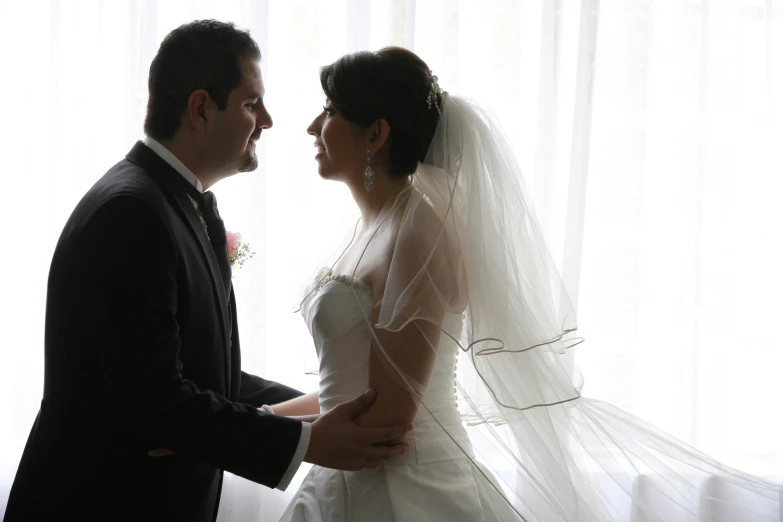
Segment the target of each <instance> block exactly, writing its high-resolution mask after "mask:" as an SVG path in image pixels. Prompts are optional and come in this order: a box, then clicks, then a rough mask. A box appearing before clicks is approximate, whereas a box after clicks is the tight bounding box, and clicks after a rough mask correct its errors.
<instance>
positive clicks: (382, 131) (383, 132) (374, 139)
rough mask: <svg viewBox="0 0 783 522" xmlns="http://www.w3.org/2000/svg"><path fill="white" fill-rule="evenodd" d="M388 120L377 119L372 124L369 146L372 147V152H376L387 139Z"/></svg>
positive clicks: (388, 130)
mask: <svg viewBox="0 0 783 522" xmlns="http://www.w3.org/2000/svg"><path fill="white" fill-rule="evenodd" d="M390 131H391V127H389V122H387V121H386V120H377V121H376V122H375V123H373V124H372V127H371V128H370V146H371V147H372V149H373V153H375V152H377V151H378V150H379V149H380V148H381V147H383V146H384V144H386V140H388V139H389V132H390Z"/></svg>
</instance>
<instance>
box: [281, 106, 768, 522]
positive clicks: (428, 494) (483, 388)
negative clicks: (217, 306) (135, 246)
mask: <svg viewBox="0 0 783 522" xmlns="http://www.w3.org/2000/svg"><path fill="white" fill-rule="evenodd" d="M441 110H442V114H441V118H440V121H439V123H438V128H437V130H436V132H435V136H434V137H433V141H432V145H431V146H430V150H429V152H428V153H427V158H426V160H425V161H424V162H423V163H421V164H420V165H419V168H418V169H417V171H416V173H415V174H414V175H413V177H412V181H411V185H410V186H409V187H408V188H406V189H405V190H403V191H401V192H400V194H398V195H397V196H396V197H395V198H391V199H390V200H389V201H388V202H387V204H386V205H385V206H384V209H383V211H382V212H381V213H380V215H379V216H378V217H377V218H376V220H375V223H374V224H372V228H371V229H368V231H369V232H371V234H364V236H363V237H369V238H370V240H369V241H372V240H373V238H387V239H388V238H396V239H394V245H393V251H392V252H393V253H392V256H391V264H390V267H389V270H388V276H387V278H386V283H385V286H384V287H383V292H382V295H381V297H380V298H379V302H377V303H373V302H372V293H371V291H370V288H369V287H367V286H366V285H365V284H363V283H362V282H361V281H359V280H357V279H354V278H351V277H348V276H344V275H340V276H331V275H329V276H327V274H330V272H329V269H324V270H322V271H321V272H320V273H319V274H318V276H317V277H315V279H314V280H313V281H312V282H311V283H310V284H309V285H307V288H306V289H305V294H304V295H305V296H306V297H305V298H304V300H303V301H302V303H301V311H302V314H303V315H304V318H305V322H306V323H307V326H308V328H309V329H310V333H311V334H312V336H313V341H314V343H315V347H316V350H317V352H318V356H319V374H320V390H319V400H320V409H321V412H327V411H329V410H330V409H332V408H334V407H335V406H336V405H338V404H340V403H342V402H345V401H347V400H350V399H353V398H355V397H357V396H358V395H359V394H361V393H363V392H364V391H365V389H366V388H367V386H368V380H369V379H368V378H369V361H370V353H371V350H375V351H374V352H373V353H375V354H376V355H377V356H378V358H379V360H381V361H384V362H386V363H388V364H385V365H384V367H385V368H386V369H387V371H389V372H390V375H391V377H392V378H394V379H395V380H396V381H397V382H399V383H402V385H404V386H406V387H407V388H408V390H409V391H410V392H411V394H412V396H414V397H416V398H417V399H420V403H419V409H418V414H417V417H416V419H415V420H414V428H413V430H412V432H411V433H410V434H409V438H410V447H409V449H408V451H407V452H406V453H405V454H404V455H402V456H401V457H399V458H397V459H396V460H394V461H391V462H388V463H386V464H384V465H382V466H381V467H379V468H377V469H372V470H364V471H360V472H343V471H336V470H331V469H324V468H320V467H317V466H316V467H314V468H313V469H312V470H311V472H310V473H309V474H308V475H307V477H306V478H305V480H304V482H303V484H302V486H301V488H300V489H299V491H297V493H296V494H295V496H294V498H293V500H292V502H291V504H290V505H289V506H288V508H287V510H286V512H285V513H284V515H283V517H282V519H281V520H282V521H295V522H304V521H307V522H337V521H340V522H342V521H356V522H365V521H367V522H390V521H405V522H421V521H430V520H431V521H446V522H481V521H485V522H490V521H493V522H494V521H503V522H507V521H514V522H518V521H520V520H524V521H525V522H629V521H630V522H653V521H655V522H661V521H663V522H727V521H731V522H746V521H747V522H761V521H767V522H779V521H781V520H783V503H782V502H781V489H780V485H779V484H776V483H773V482H770V481H767V480H764V479H762V478H760V477H754V476H752V475H749V474H746V473H743V472H740V471H738V470H734V469H732V468H729V467H727V466H725V465H723V464H721V463H720V462H718V461H716V460H714V459H712V458H710V457H709V456H707V455H705V454H703V453H701V452H700V451H698V450H697V449H695V448H692V447H690V446H688V445H687V444H684V443H683V442H681V441H679V440H677V439H676V438H674V437H672V436H671V435H668V434H667V433H665V432H663V431H662V430H660V429H658V428H656V427H655V426H652V425H650V424H649V423H646V422H644V421H643V420H641V419H638V418H636V417H634V416H633V415H631V414H630V413H628V412H625V411H622V410H620V409H619V408H616V407H613V406H611V405H610V404H606V403H603V402H601V401H596V400H593V399H589V398H587V397H583V396H582V394H581V389H582V378H581V374H580V373H579V372H578V371H577V369H576V368H575V366H574V364H573V357H572V355H571V349H572V348H573V347H574V346H576V345H577V344H578V343H579V339H578V338H576V337H574V334H575V332H576V328H577V324H576V310H575V309H574V307H573V305H572V303H571V301H570V298H569V296H568V292H567V291H566V288H565V285H564V284H563V282H562V279H561V278H560V275H559V272H558V270H557V267H556V265H555V263H554V261H553V260H552V258H551V256H550V255H549V252H548V249H547V247H546V243H545V241H544V239H543V235H542V234H541V232H540V228H539V226H538V224H537V220H536V219H535V212H534V210H533V208H532V206H531V205H530V204H529V202H527V200H526V198H525V192H526V191H525V190H524V189H523V186H522V184H521V180H522V175H521V173H520V172H519V166H518V164H517V163H516V159H515V157H514V154H513V151H512V149H511V148H510V146H509V145H508V143H507V142H506V141H505V138H504V136H503V134H502V132H501V130H500V127H499V126H498V125H497V124H496V123H495V122H494V121H493V119H492V118H491V115H488V114H487V113H485V112H484V111H483V110H482V109H481V108H479V107H477V106H475V105H474V104H472V103H470V102H469V101H467V100H464V99H461V98H458V97H455V96H451V95H449V96H446V95H445V94H444V95H443V98H442V107H441ZM354 237H356V231H355V236H354ZM352 242H353V239H352ZM368 246H369V243H368V245H367V246H365V250H364V251H365V252H366V251H367V248H368ZM368 259H370V260H372V259H373V258H372V257H369V258H368ZM367 262H371V261H367ZM361 263H362V260H361V259H360V260H359V261H358V262H357V264H356V266H354V267H352V268H351V267H349V268H348V270H347V272H348V273H351V274H355V273H360V271H359V270H358V269H359V268H360V266H359V265H361ZM376 311H377V312H378V313H377V318H376V317H375V315H376V314H374V312H376ZM371 318H372V319H371ZM414 321H416V323H414V324H416V325H417V326H419V325H422V324H424V325H426V326H427V327H429V326H432V325H434V326H436V327H438V330H439V337H438V338H437V340H436V339H435V338H434V337H428V333H426V332H429V330H428V329H427V328H426V327H425V328H421V327H419V330H420V332H421V333H422V335H423V338H424V339H426V341H427V343H426V344H425V343H422V345H421V346H420V348H421V349H422V350H425V349H428V348H431V349H433V350H434V354H435V365H434V370H433V372H432V375H431V377H430V379H429V382H428V383H427V384H426V386H425V385H423V384H422V383H417V382H416V379H415V378H414V377H413V376H412V375H409V374H407V373H406V372H405V371H404V370H403V369H402V368H403V366H402V365H399V364H397V362H399V359H397V357H399V354H397V353H395V350H393V349H390V347H388V346H384V345H383V342H380V341H379V339H378V336H377V335H376V332H378V331H381V330H385V331H386V332H395V331H400V330H401V329H402V328H404V327H406V326H407V325H409V324H411V323H413V322H414ZM664 385H665V384H664ZM490 470H491V471H490ZM501 492H502V493H501Z"/></svg>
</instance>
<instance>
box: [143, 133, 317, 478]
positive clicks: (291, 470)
mask: <svg viewBox="0 0 783 522" xmlns="http://www.w3.org/2000/svg"><path fill="white" fill-rule="evenodd" d="M144 144H145V145H146V146H147V147H149V148H150V149H152V151H153V152H154V153H155V154H157V155H158V156H160V157H161V159H162V160H163V161H165V162H166V163H168V164H169V165H171V166H172V167H174V170H176V171H177V172H179V173H180V174H182V177H183V178H185V179H186V180H188V182H189V183H190V184H191V185H193V186H194V187H196V188H197V189H198V191H199V192H201V193H202V194H203V193H204V187H203V186H202V185H201V182H200V181H199V179H198V178H197V177H196V175H195V174H193V172H191V170H190V169H189V168H187V167H186V166H185V164H184V163H182V162H181V161H180V160H179V158H177V157H176V156H175V155H174V154H173V153H172V152H171V151H170V150H169V149H167V148H166V147H164V146H163V145H161V144H160V143H159V142H158V141H156V140H154V139H152V138H150V137H149V136H146V137H145V138H144ZM190 200H191V201H193V198H190ZM193 205H195V206H196V208H198V203H197V202H196V201H193ZM311 432H312V426H310V423H308V422H303V423H302V432H301V434H300V435H299V444H298V445H297V446H296V451H295V452H294V458H293V459H291V463H290V464H289V465H288V469H287V470H286V472H285V473H284V474H283V478H281V479H280V482H279V483H278V484H277V486H275V488H276V489H279V490H280V491H285V489H286V488H287V487H288V485H289V484H290V483H291V480H292V479H293V478H294V475H295V474H296V472H297V470H298V469H299V466H301V465H302V462H303V461H304V457H305V453H307V448H308V447H309V446H310V434H311Z"/></svg>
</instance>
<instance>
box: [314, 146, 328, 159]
mask: <svg viewBox="0 0 783 522" xmlns="http://www.w3.org/2000/svg"><path fill="white" fill-rule="evenodd" d="M314 146H315V148H316V149H318V150H317V151H316V152H315V159H318V158H320V157H321V156H323V155H324V153H326V149H325V148H324V146H323V145H321V144H320V143H315V144H314Z"/></svg>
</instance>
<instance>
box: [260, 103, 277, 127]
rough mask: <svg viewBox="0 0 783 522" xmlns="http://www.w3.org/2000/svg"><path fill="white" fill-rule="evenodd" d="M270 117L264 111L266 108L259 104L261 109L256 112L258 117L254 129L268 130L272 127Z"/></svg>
mask: <svg viewBox="0 0 783 522" xmlns="http://www.w3.org/2000/svg"><path fill="white" fill-rule="evenodd" d="M273 123H274V122H273V121H272V115H271V114H269V111H268V110H266V106H265V105H264V104H261V108H260V109H259V111H258V117H257V119H256V127H259V128H261V129H269V128H271V127H272V124H273Z"/></svg>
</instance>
